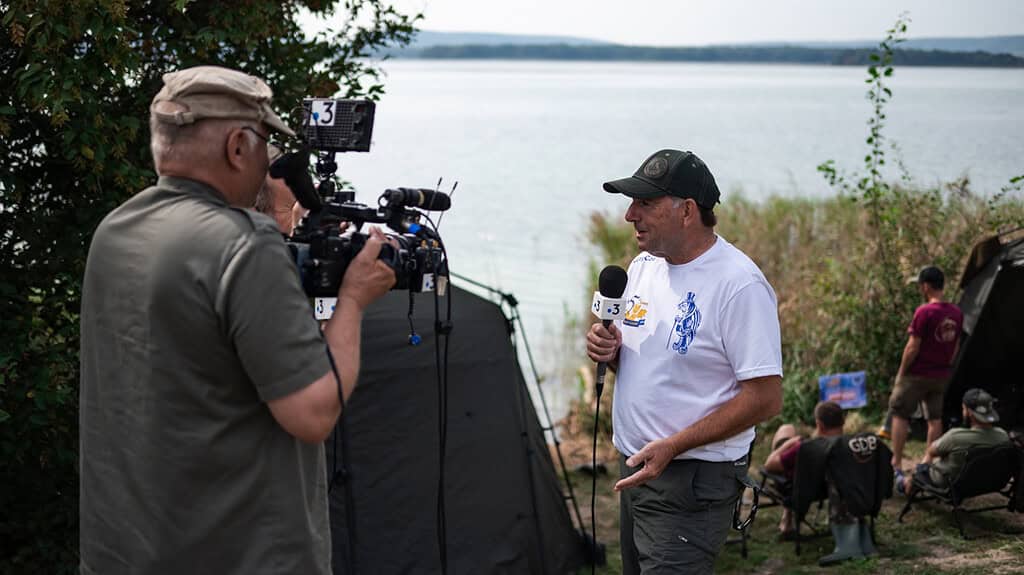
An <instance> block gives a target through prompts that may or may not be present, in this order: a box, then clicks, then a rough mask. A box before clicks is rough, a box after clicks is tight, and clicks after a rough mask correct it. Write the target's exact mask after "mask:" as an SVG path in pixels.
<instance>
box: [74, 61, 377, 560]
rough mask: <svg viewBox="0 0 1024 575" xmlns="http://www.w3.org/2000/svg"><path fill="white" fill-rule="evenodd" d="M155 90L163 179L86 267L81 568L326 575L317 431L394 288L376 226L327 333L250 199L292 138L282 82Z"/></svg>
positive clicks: (105, 236)
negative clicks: (284, 139)
mask: <svg viewBox="0 0 1024 575" xmlns="http://www.w3.org/2000/svg"><path fill="white" fill-rule="evenodd" d="M163 81H164V86H163V89H161V90H160V92H159V93H158V94H157V95H156V97H155V98H154V99H153V102H152V104H151V106H150V130H151V149H152V153H153V160H154V164H155V167H156V171H157V173H158V174H159V180H158V181H157V183H156V185H154V186H152V187H150V188H148V189H146V190H143V191H142V192H140V193H138V194H136V195H135V196H134V197H132V198H131V199H129V200H128V201H126V202H125V203H124V204H122V205H121V206H120V207H118V208H117V209H115V210H114V211H113V212H111V213H110V214H109V215H108V216H107V217H106V218H104V220H103V221H102V222H101V223H100V225H99V227H98V229H97V230H96V233H95V235H94V237H93V240H92V245H91V247H90V249H89V257H88V262H87V265H86V270H85V279H84V282H83V291H82V312H81V373H82V379H81V398H80V404H81V413H80V435H81V452H80V467H81V501H80V521H81V525H80V531H81V571H82V573H85V574H94V573H148V574H149V573H151V574H157V573H168V574H172V573H173V574H178V573H218V574H220V573H245V574H253V573H255V574H259V573H314V574H327V573H329V572H330V541H331V539H330V532H329V524H328V515H327V490H326V487H327V486H326V470H325V462H324V452H323V445H322V443H321V442H322V441H323V440H324V439H325V438H326V437H327V435H328V433H329V432H330V431H331V429H332V428H333V427H334V425H335V423H336V421H337V419H338V417H339V415H340V413H341V403H340V401H339V394H343V395H344V396H346V397H347V396H348V395H349V394H351V393H352V390H353V389H354V387H355V384H356V377H357V375H358V372H359V340H360V322H361V320H362V314H363V310H364V309H365V307H366V306H367V305H369V304H370V302H372V301H374V300H375V299H377V298H378V297H380V296H381V295H382V294H384V293H385V292H386V291H387V290H388V289H389V288H390V287H391V285H393V283H394V282H395V275H394V273H393V272H392V270H391V269H390V268H389V267H388V266H387V265H385V264H384V263H382V262H380V261H378V260H377V255H378V253H379V252H380V248H381V244H382V241H384V238H383V234H381V233H380V231H378V230H374V231H373V232H371V235H370V239H369V240H368V241H367V244H366V246H365V248H364V249H363V250H362V251H361V253H360V254H359V255H358V256H357V257H356V258H355V259H354V260H353V261H352V263H351V264H350V267H349V269H348V273H347V274H346V275H345V278H344V282H343V283H342V286H341V288H340V291H339V293H338V304H337V308H336V311H335V314H334V317H333V318H332V319H331V320H330V321H329V322H328V323H327V326H326V327H325V329H324V331H323V333H321V331H320V329H319V328H318V326H317V323H316V321H315V320H314V319H313V315H312V313H311V310H310V307H309V303H308V300H307V298H306V296H305V294H304V293H303V291H302V289H301V287H300V286H299V282H298V277H297V274H296V270H295V266H294V264H293V262H292V260H291V257H290V255H289V253H288V250H287V248H286V246H285V245H284V243H283V240H282V237H281V234H280V233H279V232H278V230H277V227H276V225H275V224H274V222H273V221H272V220H271V219H270V218H267V217H266V216H264V215H261V214H257V213H255V212H253V211H251V210H248V209H244V208H248V207H251V206H252V205H253V203H254V201H255V197H256V194H257V192H258V191H259V189H260V186H261V185H262V183H263V181H264V178H265V176H266V173H267V166H268V157H267V140H268V138H269V135H270V133H271V132H272V131H276V132H279V133H283V134H286V135H288V136H294V134H293V133H292V131H291V130H290V129H288V127H287V126H285V124H284V123H283V122H282V121H281V119H280V118H279V117H278V116H277V115H276V114H275V113H274V112H273V110H272V109H271V108H270V100H271V96H272V94H271V91H270V89H269V88H268V87H267V86H266V84H264V83H263V82H262V81H261V80H259V79H258V78H255V77H253V76H249V75H247V74H244V73H241V72H237V71H234V70H228V69H224V68H217V67H210V66H203V67H197V68H190V69H186V70H181V71H178V72H174V73H170V74H166V75H164V77H163ZM325 343H326V345H325ZM336 378H339V379H340V382H339V381H338V379H336Z"/></svg>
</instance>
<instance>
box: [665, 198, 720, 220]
mask: <svg viewBox="0 0 1024 575" xmlns="http://www.w3.org/2000/svg"><path fill="white" fill-rule="evenodd" d="M687 199H692V198H680V197H678V196H672V207H673V208H678V207H680V206H682V205H683V202H685V201H686V200H687ZM693 202H694V203H697V200H693ZM697 210H698V211H699V212H700V223H702V224H704V226H705V227H709V228H713V227H715V226H716V225H718V216H716V215H715V210H714V208H705V207H704V206H702V205H700V204H697Z"/></svg>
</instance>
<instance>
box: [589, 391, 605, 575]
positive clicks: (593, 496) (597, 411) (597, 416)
mask: <svg viewBox="0 0 1024 575" xmlns="http://www.w3.org/2000/svg"><path fill="white" fill-rule="evenodd" d="M594 387H595V392H596V393H595V394H594V395H596V396H597V402H596V403H595V405H594V446H593V448H592V449H591V452H590V453H591V458H590V471H591V473H590V533H591V539H590V573H591V574H594V573H596V572H597V431H598V423H600V421H601V392H602V391H603V390H602V389H601V387H603V386H597V385H595V386H594Z"/></svg>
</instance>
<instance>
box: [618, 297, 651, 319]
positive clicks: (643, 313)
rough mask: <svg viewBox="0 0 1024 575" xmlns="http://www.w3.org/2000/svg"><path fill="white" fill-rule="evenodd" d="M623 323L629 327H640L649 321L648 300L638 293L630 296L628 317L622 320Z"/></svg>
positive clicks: (627, 309)
mask: <svg viewBox="0 0 1024 575" xmlns="http://www.w3.org/2000/svg"><path fill="white" fill-rule="evenodd" d="M622 323H623V325H628V326H629V327H640V326H642V325H643V324H645V323H647V302H646V301H644V300H642V299H640V296H636V295H635V296H633V297H631V298H629V303H627V304H626V319H624V320H622Z"/></svg>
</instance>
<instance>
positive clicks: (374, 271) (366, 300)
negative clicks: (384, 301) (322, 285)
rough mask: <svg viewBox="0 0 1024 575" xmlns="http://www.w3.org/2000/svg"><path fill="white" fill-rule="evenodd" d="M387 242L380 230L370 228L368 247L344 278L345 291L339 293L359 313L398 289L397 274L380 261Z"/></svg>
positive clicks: (340, 298) (362, 251)
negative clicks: (392, 287) (354, 306)
mask: <svg viewBox="0 0 1024 575" xmlns="http://www.w3.org/2000/svg"><path fill="white" fill-rule="evenodd" d="M387 241H388V240H387V238H386V237H385V236H384V232H382V231H380V229H379V228H370V233H369V237H368V238H367V240H366V245H365V246H363V249H361V250H359V254H357V255H356V257H355V258H353V259H352V263H350V264H349V266H348V270H346V272H345V277H344V278H342V281H341V289H340V290H338V299H339V300H342V299H348V300H351V301H352V302H354V303H355V304H356V305H357V306H358V307H359V309H361V310H362V309H366V306H368V305H370V303H371V302H373V301H374V300H376V299H377V298H379V297H380V296H382V295H384V294H385V293H387V291H388V290H389V289H391V286H393V285H395V281H396V278H395V271H394V270H393V269H391V267H390V266H388V264H386V263H384V262H383V261H381V260H379V259H377V256H378V255H380V249H381V246H383V245H384V242H387ZM396 247H397V246H396Z"/></svg>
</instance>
